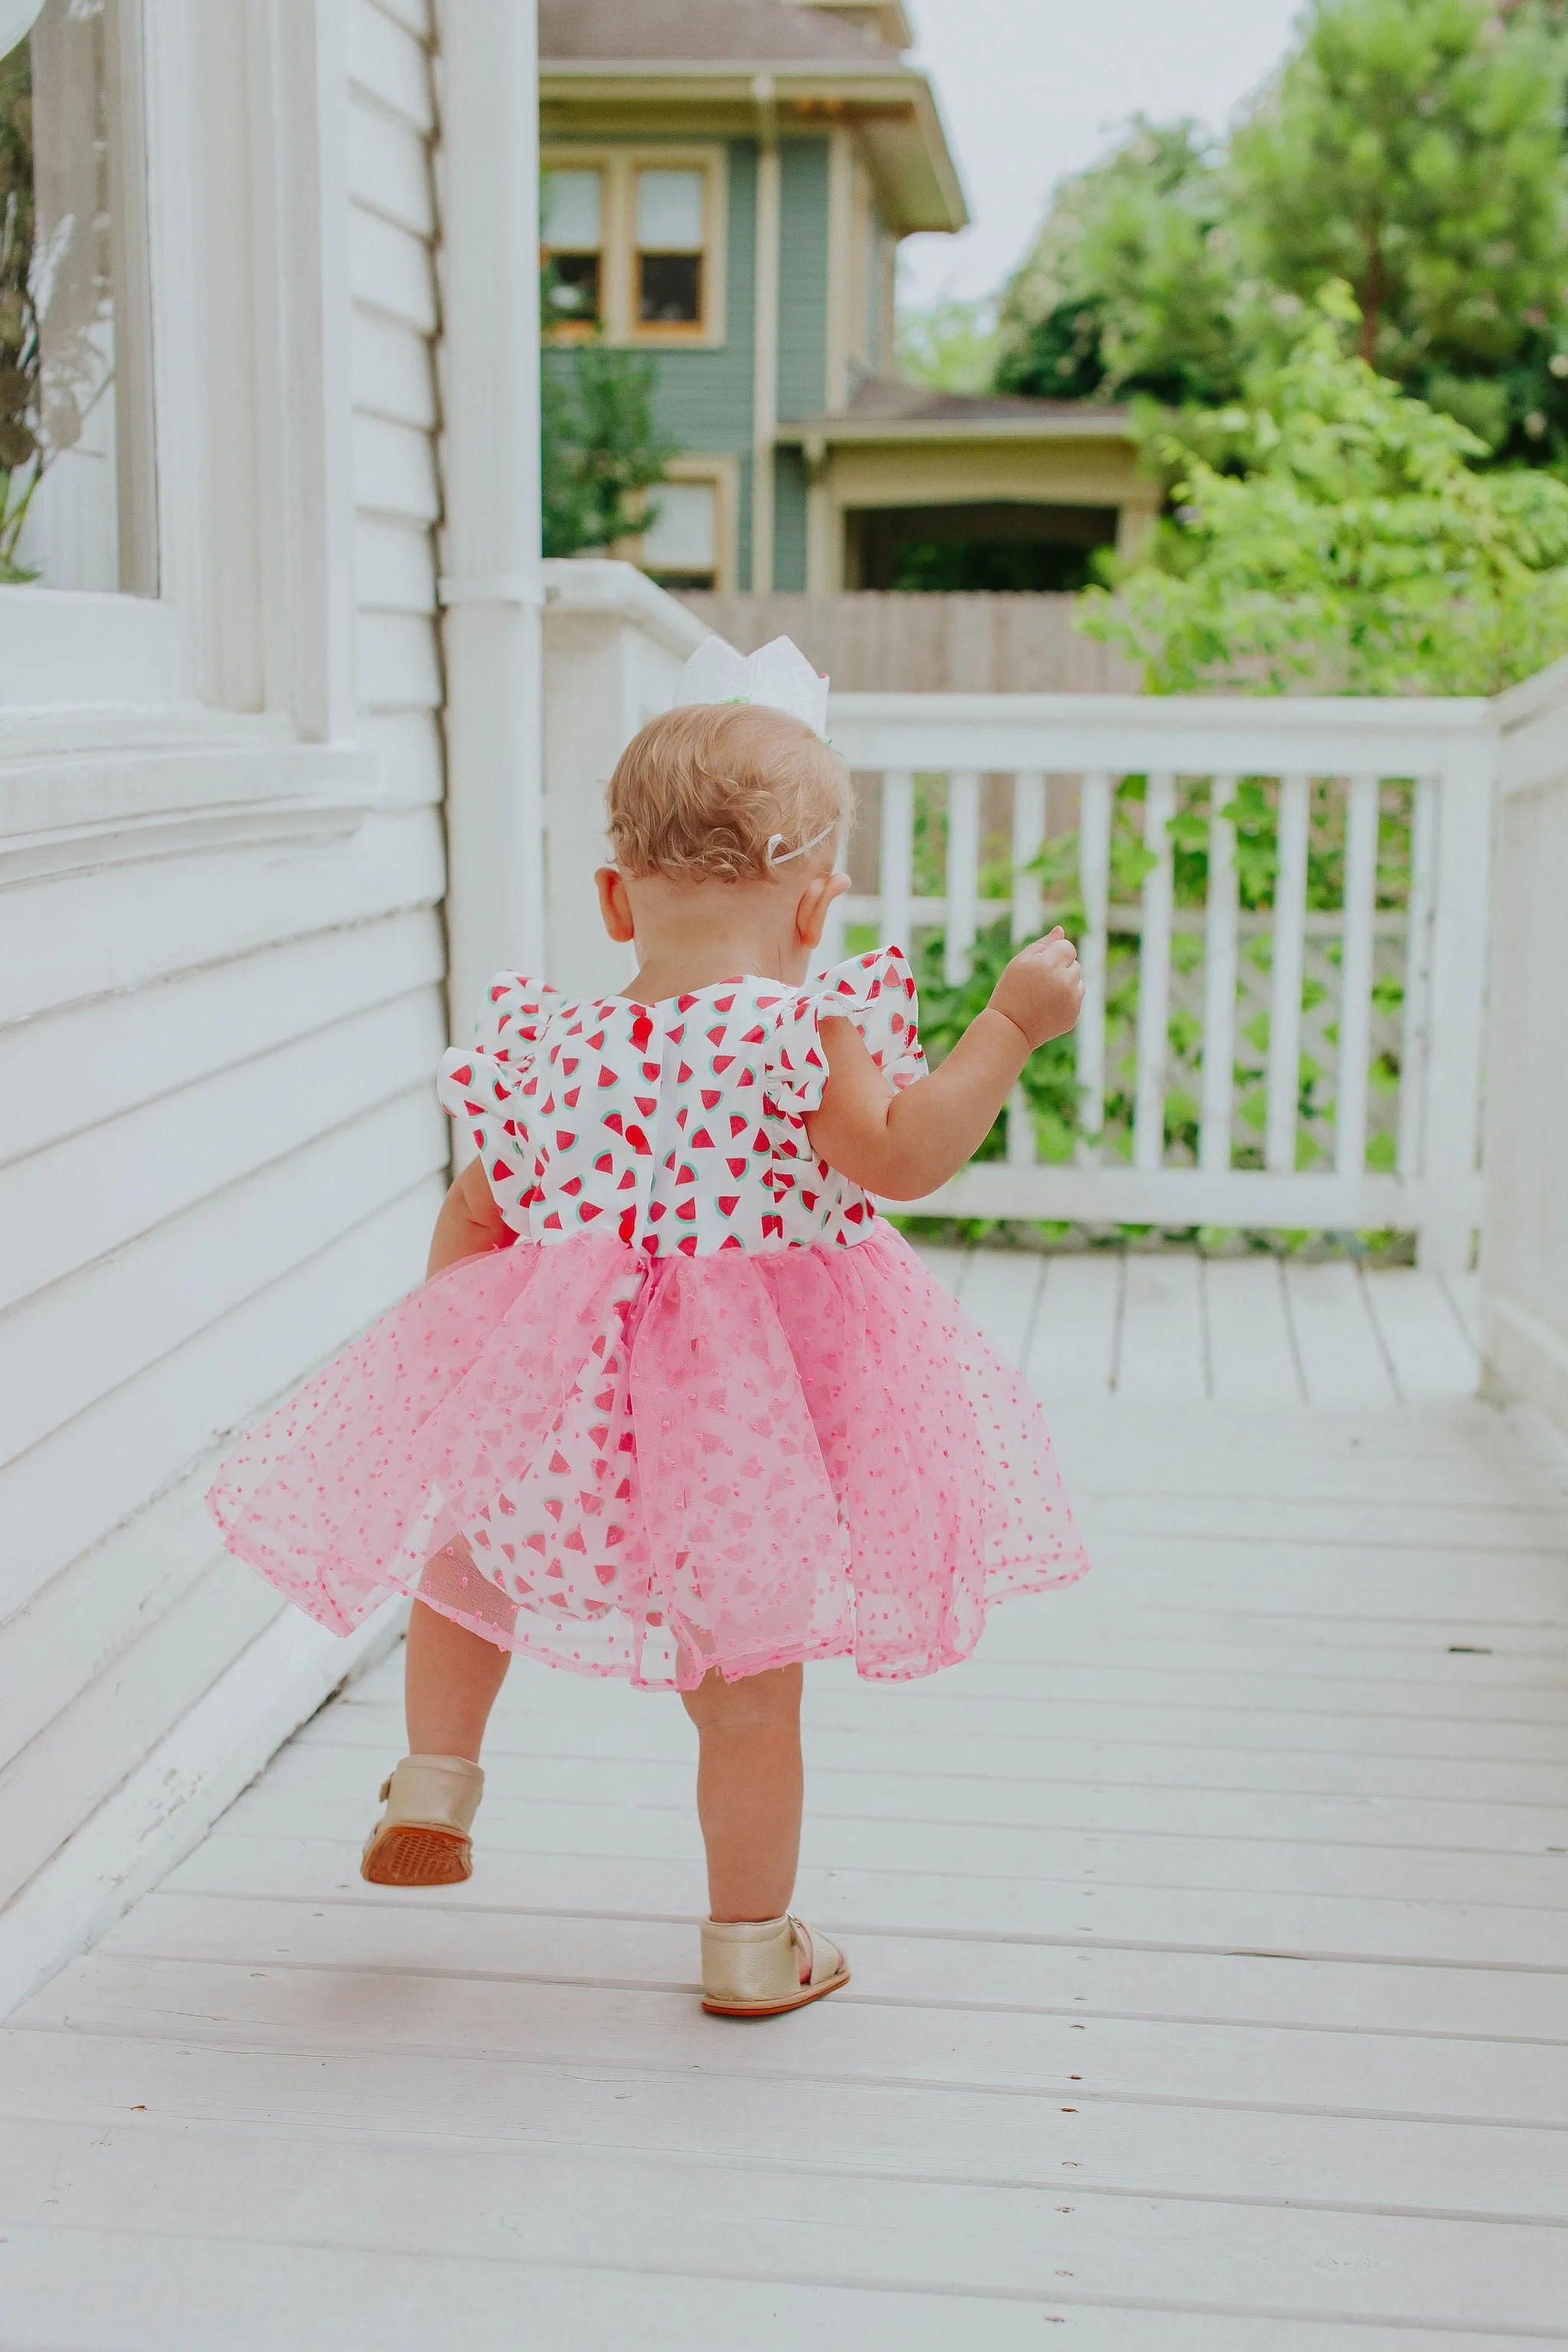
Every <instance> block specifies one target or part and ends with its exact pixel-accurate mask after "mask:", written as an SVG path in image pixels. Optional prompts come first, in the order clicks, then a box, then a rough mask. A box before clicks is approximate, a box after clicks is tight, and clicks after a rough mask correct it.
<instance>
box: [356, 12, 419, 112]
mask: <svg viewBox="0 0 1568 2352" xmlns="http://www.w3.org/2000/svg"><path fill="white" fill-rule="evenodd" d="M346 47H347V57H348V71H349V81H350V85H351V87H352V88H353V89H356V90H359V91H363V93H364V94H365V95H366V96H367V97H370V98H374V100H376V101H377V103H378V104H379V105H381V106H383V107H384V109H385V110H386V111H387V112H388V113H389V114H392V115H395V116H397V117H398V118H399V119H400V120H401V121H404V122H406V123H409V124H411V125H412V126H413V128H414V129H415V130H416V131H423V132H425V133H426V134H428V133H429V132H431V131H434V130H435V127H436V106H435V97H434V92H433V90H432V88H431V79H430V59H429V57H428V55H427V53H426V48H425V46H424V43H423V41H421V40H420V39H419V38H418V37H416V35H415V34H413V33H412V32H411V31H410V30H409V28H408V27H407V26H405V25H403V24H399V23H397V22H396V21H395V19H394V18H393V16H390V15H388V14H387V13H386V12H385V10H384V9H382V8H380V7H378V6H376V5H374V0H349V8H348V16H347V25H346Z"/></svg>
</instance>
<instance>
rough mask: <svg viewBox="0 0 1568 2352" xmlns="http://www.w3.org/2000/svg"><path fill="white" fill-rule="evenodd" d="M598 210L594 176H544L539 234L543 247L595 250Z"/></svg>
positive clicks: (559, 174)
mask: <svg viewBox="0 0 1568 2352" xmlns="http://www.w3.org/2000/svg"><path fill="white" fill-rule="evenodd" d="M599 206H600V179H599V174H598V173H597V172H547V173H545V175H544V205H543V211H544V221H543V227H542V237H543V241H544V243H545V244H546V245H547V246H557V245H561V246H574V247H576V248H577V249H578V250H579V251H582V250H583V249H584V248H585V247H594V246H596V245H597V244H598V242H599Z"/></svg>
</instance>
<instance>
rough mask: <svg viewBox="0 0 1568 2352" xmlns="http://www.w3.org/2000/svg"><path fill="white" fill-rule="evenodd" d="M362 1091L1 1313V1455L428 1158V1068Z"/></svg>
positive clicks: (132, 1374) (110, 1384)
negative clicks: (265, 1157) (368, 1093)
mask: <svg viewBox="0 0 1568 2352" xmlns="http://www.w3.org/2000/svg"><path fill="white" fill-rule="evenodd" d="M410 1060H412V1057H410ZM369 1090H374V1092H376V1093H378V1094H379V1095H380V1099H379V1100H375V1101H374V1102H373V1103H372V1104H371V1105H370V1106H369V1107H368V1108H364V1107H356V1108H354V1110H353V1111H352V1112H351V1113H350V1115H349V1116H348V1117H347V1118H343V1117H342V1113H341V1112H340V1113H339V1114H338V1115H337V1117H336V1118H333V1119H332V1120H331V1123H330V1124H326V1125H324V1126H322V1127H321V1129H320V1130H319V1131H318V1132H317V1133H315V1134H313V1135H311V1136H310V1139H309V1140H307V1141H304V1142H296V1143H292V1144H290V1145H289V1147H288V1148H287V1149H286V1150H284V1152H283V1153H282V1154H281V1156H279V1158H276V1159H274V1160H270V1161H268V1162H267V1163H266V1164H265V1165H261V1166H253V1167H251V1168H250V1169H248V1170H247V1171H246V1172H245V1173H244V1174H243V1175H241V1176H238V1177H236V1178H235V1179H233V1180H232V1181H229V1182H228V1183H226V1184H224V1185H223V1186H222V1187H221V1189H220V1190H218V1191H216V1192H208V1193H206V1194H205V1195H204V1196H203V1197H202V1198H200V1199H198V1200H196V1201H195V1202H192V1203H191V1204H190V1205H189V1206H188V1207H187V1208H185V1209H184V1210H183V1211H182V1212H181V1213H179V1214H177V1215H175V1216H173V1217H171V1218H170V1219H168V1221H167V1222H165V1223H162V1224H159V1225H155V1226H154V1227H153V1229H152V1230H151V1231H150V1232H147V1233H143V1234H138V1235H137V1236H136V1238H135V1239H134V1240H133V1241H130V1242H128V1243H126V1244H124V1245H123V1246H122V1247H121V1248H119V1249H116V1250H114V1251H112V1252H111V1253H110V1255H107V1256H105V1257H102V1258H100V1259H99V1260H97V1261H95V1262H94V1263H92V1264H90V1265H84V1266H82V1267H81V1268H80V1269H79V1271H78V1272H76V1273H74V1274H71V1275H68V1276H66V1277H65V1278H64V1279H63V1280H61V1281H58V1282H57V1283H54V1284H52V1285H51V1286H50V1287H49V1289H48V1290H47V1291H45V1292H39V1293H37V1294H35V1295H34V1297H31V1298H28V1299H25V1300H23V1301H22V1302H21V1303H19V1304H18V1305H16V1306H15V1307H12V1308H11V1310H10V1312H9V1313H8V1314H7V1315H5V1317H4V1318H0V1387H3V1388H5V1391H6V1393H8V1394H9V1395H11V1396H12V1397H13V1398H14V1399H16V1400H19V1402H15V1403H13V1406H12V1409H11V1411H10V1412H9V1413H8V1414H7V1416H6V1423H5V1435H4V1440H3V1444H4V1448H5V1453H4V1459H5V1462H6V1463H8V1464H11V1465H16V1463H17V1462H18V1461H19V1459H22V1458H25V1457H26V1452H27V1450H28V1449H29V1448H34V1447H37V1445H38V1444H39V1443H40V1442H41V1441H42V1440H43V1439H44V1438H46V1437H47V1436H48V1435H50V1433H52V1432H54V1431H56V1430H58V1428H60V1427H62V1426H63V1425H65V1423H67V1422H68V1419H69V1418H70V1416H71V1415H72V1414H73V1413H74V1412H80V1411H81V1410H82V1408H83V1407H84V1406H86V1405H89V1404H91V1403H95V1402H98V1400H99V1399H100V1398H102V1397H104V1396H107V1395H108V1394H110V1392H111V1391H113V1390H114V1389H115V1388H117V1387H119V1386H121V1384H122V1383H123V1382H125V1381H132V1380H134V1379H135V1378H136V1376H137V1375H138V1374H139V1373H141V1372H143V1371H145V1370H148V1369H149V1368H150V1367H151V1366H152V1365H153V1364H155V1363H156V1362H158V1361H159V1360H160V1359H161V1358H162V1357H163V1356H164V1355H166V1354H168V1353H170V1352H172V1351H174V1350H175V1349H179V1348H180V1347H181V1346H183V1345H184V1343H185V1342H186V1341H187V1340H189V1339H192V1338H194V1337H195V1335H196V1333H198V1332H199V1331H200V1330H201V1329H203V1328H204V1327H205V1324H206V1323H208V1322H210V1321H213V1320H215V1319H216V1318H218V1317H220V1316H221V1315H223V1314H224V1313H225V1311H226V1310H227V1309H231V1308H233V1307H237V1306H238V1305H239V1304H240V1303H241V1302H242V1301H243V1300H244V1299H246V1298H247V1297H250V1296H251V1295H252V1293H253V1292H255V1291H256V1290H258V1289H260V1288H261V1287H262V1286H264V1285H265V1284H267V1283H268V1282H270V1281H276V1280H277V1279H278V1277H279V1276H280V1275H282V1274H284V1273H286V1272H288V1271H289V1268H290V1267H292V1266H294V1265H297V1264H298V1263H299V1261H300V1258H301V1257H302V1256H303V1255H307V1254H308V1253H309V1251H310V1248H311V1247H312V1244H314V1245H315V1246H317V1247H320V1246H321V1244H322V1243H324V1242H325V1241H326V1240H328V1239H329V1238H331V1236H332V1235H334V1234H337V1233H340V1232H342V1230H343V1229H344V1227H345V1225H346V1224H347V1223H349V1222H350V1219H351V1217H352V1215H353V1212H354V1211H355V1210H356V1209H357V1210H359V1211H360V1212H361V1213H363V1210H364V1208H365V1206H366V1205H367V1204H374V1203H376V1202H380V1201H384V1200H385V1199H386V1198H387V1197H388V1195H389V1193H390V1192H393V1191H394V1189H397V1190H401V1189H402V1188H403V1186H405V1184H407V1183H408V1182H411V1181H414V1180H416V1178H417V1177H419V1176H421V1175H423V1174H425V1173H426V1171H428V1170H429V1169H430V1168H431V1167H433V1166H435V1165H437V1164H438V1161H439V1159H440V1156H441V1152H442V1150H444V1148H445V1146H446V1142H447V1132H446V1121H445V1118H444V1117H443V1115H442V1113H441V1111H440V1110H439V1108H438V1107H437V1103H436V1100H435V1092H434V1088H433V1087H432V1086H431V1084H430V1078H429V1068H428V1064H427V1063H426V1062H423V1061H421V1065H420V1066H418V1067H417V1068H414V1067H411V1066H409V1065H408V1064H405V1066H403V1067H402V1068H392V1069H389V1070H387V1071H386V1072H385V1073H384V1074H383V1073H377V1074H376V1076H375V1077H374V1078H373V1079H372V1082H371V1089H369ZM279 1116H280V1117H281V1116H282V1113H281V1107H280V1106H279ZM316 1116H317V1117H318V1118H320V1117H321V1111H320V1109H319V1108H318V1110H317V1112H316ZM265 1135H266V1129H265V1127H264V1126H263V1127H262V1128H261V1130H260V1138H261V1139H265ZM247 1140H249V1139H247ZM251 1148H254V1147H253V1144H252V1146H251ZM241 1149H242V1150H246V1156H247V1157H248V1156H249V1151H248V1150H247V1148H246V1146H244V1145H242V1146H241ZM263 1149H265V1141H264V1140H263Z"/></svg>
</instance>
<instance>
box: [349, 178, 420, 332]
mask: <svg viewBox="0 0 1568 2352" xmlns="http://www.w3.org/2000/svg"><path fill="white" fill-rule="evenodd" d="M349 255H350V268H351V270H352V273H353V289H354V299H355V300H356V301H357V302H358V303H359V304H360V306H361V307H362V309H364V310H379V311H381V312H382V313H383V314H384V316H385V317H387V318H389V319H396V320H402V322H403V323H404V325H405V326H409V327H413V328H414V329H416V331H417V332H418V333H420V334H422V335H433V334H434V333H435V331H436V328H437V320H438V316H439V312H438V306H437V293H436V268H435V261H434V258H433V257H432V255H431V251H430V248H429V247H428V246H427V245H426V243H425V241H424V239H423V238H422V237H417V236H410V234H409V232H408V231H407V230H406V229H405V228H398V227H396V226H395V225H394V223H392V222H391V221H388V220H383V219H382V217H381V215H379V214H378V213H368V212H365V211H364V210H363V208H362V207H361V206H360V205H353V208H352V209H351V211H350V214H349Z"/></svg>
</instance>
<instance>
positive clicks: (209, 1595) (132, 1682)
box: [0, 1559, 288, 1904]
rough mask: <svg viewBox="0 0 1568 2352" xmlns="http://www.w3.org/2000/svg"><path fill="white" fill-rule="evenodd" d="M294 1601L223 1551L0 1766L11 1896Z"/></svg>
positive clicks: (4, 1862)
mask: <svg viewBox="0 0 1568 2352" xmlns="http://www.w3.org/2000/svg"><path fill="white" fill-rule="evenodd" d="M287 1605H288V1604H287V1603H286V1602H285V1601H282V1600H281V1599H280V1597H279V1594H277V1593H276V1592H274V1591H272V1589H271V1588H270V1586H268V1585H266V1584H264V1583H263V1582H262V1580H261V1579H260V1578H259V1577H258V1576H253V1575H252V1574H251V1573H250V1571H249V1570H247V1569H243V1568H241V1567H240V1565H239V1563H238V1561H237V1560H230V1559H223V1560H222V1561H220V1562H218V1563H217V1564H216V1565H215V1566H214V1567H212V1568H211V1569H210V1570H208V1572H207V1574H206V1575H205V1577H203V1578H202V1579H201V1580H199V1581H198V1582H197V1583H196V1584H195V1586H194V1587H193V1588H192V1590H191V1591H189V1592H187V1593H185V1594H184V1595H183V1596H182V1597H181V1598H180V1599H179V1600H178V1601H175V1602H174V1605H173V1606H172V1607H171V1608H170V1609H169V1610H167V1611H166V1612H164V1614H163V1616H162V1617H160V1618H159V1619H158V1620H157V1622H155V1623H154V1624H153V1625H151V1626H150V1627H149V1628H148V1630H147V1631H146V1633H143V1634H142V1638H141V1640H140V1641H138V1642H136V1643H133V1644H132V1647H131V1648H130V1649H129V1650H127V1651H126V1652H124V1653H123V1654H121V1656H120V1657H118V1658H116V1659H115V1660H114V1662H113V1664H111V1665H110V1667H109V1668H108V1669H107V1671H106V1672H105V1673H104V1674H102V1675H100V1676H99V1677H98V1678H97V1679H96V1680H95V1681H93V1682H91V1683H89V1684H88V1685H87V1686H86V1688H85V1689H83V1690H81V1691H79V1693H78V1694H77V1696H75V1697H74V1698H73V1699H72V1700H71V1701H70V1703H69V1705H68V1706H65V1707H63V1708H62V1709H61V1711H60V1713H59V1714H58V1716H56V1717H55V1718H54V1720H53V1721H52V1722H51V1723H50V1724H49V1725H48V1726H47V1728H46V1729H44V1730H43V1731H41V1732H40V1733H39V1734H38V1735H37V1738H35V1739H33V1740H32V1741H30V1742H29V1743H28V1745H27V1746H26V1748H24V1749H23V1750H22V1752H21V1753H20V1754H19V1755H17V1756H15V1757H13V1758H12V1759H11V1761H10V1762H9V1763H8V1764H7V1765H6V1766H5V1769H4V1770H3V1771H0V1806H4V1808H5V1818H6V1822H7V1823H8V1828H7V1831H6V1837H5V1853H4V1857H3V1858H0V1904H3V1903H6V1902H8V1901H9V1900H10V1898H11V1896H12V1895H15V1894H16V1891H17V1889H18V1888H19V1887H20V1886H22V1885H26V1881H27V1880H28V1879H29V1878H31V1877H32V1875H33V1874H34V1872H35V1871H36V1870H37V1869H39V1868H40V1867H41V1866H42V1864H44V1863H46V1862H47V1860H48V1858H49V1856H50V1855H51V1854H52V1853H55V1852H56V1851H57V1849H58V1847H59V1846H61V1845H62V1844H63V1843H65V1841H66V1839H67V1838H68V1836H69V1835H70V1833H71V1832H72V1831H73V1830H74V1829H78V1828H79V1827H80V1825H81V1823H82V1822H84V1821H85V1820H86V1819H87V1817H88V1815H89V1813H90V1812H92V1811H94V1809H95V1808H96V1807H97V1806H98V1805H100V1804H101V1802H102V1801H103V1800H104V1798H105V1797H107V1796H108V1795H109V1793H110V1790H112V1789H114V1788H115V1787H116V1786H117V1785H118V1784H119V1782H120V1781H121V1780H122V1779H123V1778H124V1776H125V1771H126V1769H127V1765H128V1763H129V1762H131V1761H133V1760H135V1759H139V1758H141V1757H142V1756H144V1755H145V1754H146V1753H147V1751H148V1749H149V1748H152V1747H153V1745H154V1744H155V1743H156V1742H157V1741H158V1740H159V1739H161V1738H163V1735H164V1734H165V1733H166V1732H168V1731H170V1730H172V1729H173V1727H174V1725H175V1724H176V1723H177V1722H178V1721H179V1719H180V1717H182V1716H183V1715H184V1714H185V1713H186V1711H187V1710H188V1709H189V1708H190V1707H191V1706H194V1705H195V1702H196V1700H197V1699H199V1698H200V1697H201V1696H202V1694H203V1692H204V1691H206V1690H208V1689H210V1688H211V1686H212V1685H213V1684H214V1683H215V1682H216V1680H217V1678H218V1676H219V1675H221V1674H222V1673H223V1671H224V1669H225V1667H226V1666H227V1665H229V1664H231V1663H232V1662H233V1660H234V1659H235V1657H236V1656H237V1654H238V1653H239V1652H240V1651H241V1650H242V1649H243V1648H244V1647H245V1645H246V1643H247V1642H251V1641H254V1640H255V1638H256V1636H257V1634H258V1633H260V1632H261V1631H262V1629H263V1627H264V1626H266V1625H267V1624H268V1623H269V1622H270V1621H271V1620H272V1619H273V1618H274V1617H276V1616H277V1614H278V1612H279V1610H280V1609H281V1608H284V1607H286V1606H287Z"/></svg>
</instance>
